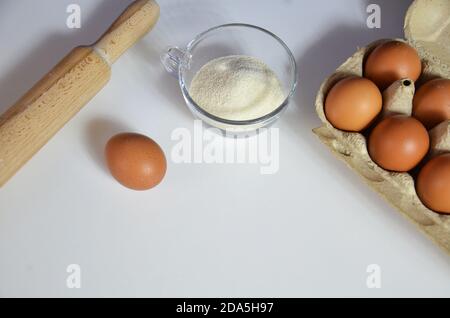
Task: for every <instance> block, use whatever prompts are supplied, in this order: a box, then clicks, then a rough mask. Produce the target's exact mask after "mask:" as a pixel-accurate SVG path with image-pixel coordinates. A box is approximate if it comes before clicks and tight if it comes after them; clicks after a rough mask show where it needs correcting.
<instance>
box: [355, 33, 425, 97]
mask: <svg viewBox="0 0 450 318" xmlns="http://www.w3.org/2000/svg"><path fill="white" fill-rule="evenodd" d="M421 73H422V62H421V60H420V57H419V54H417V51H416V50H415V49H414V48H413V47H411V46H410V45H408V44H406V43H403V42H400V41H389V42H386V43H383V44H381V45H379V46H378V47H376V48H375V49H374V50H373V51H372V53H370V55H369V57H368V58H367V61H366V65H365V68H364V76H365V77H367V78H368V79H370V80H372V81H373V82H374V83H375V84H377V86H378V87H379V88H380V89H381V90H385V89H386V88H388V87H389V86H390V85H391V84H392V83H394V82H396V81H398V80H401V79H406V78H408V79H411V80H413V81H414V82H415V81H417V79H418V78H419V77H420V74H421Z"/></svg>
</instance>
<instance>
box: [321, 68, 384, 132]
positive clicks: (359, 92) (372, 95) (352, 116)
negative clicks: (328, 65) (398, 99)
mask: <svg viewBox="0 0 450 318" xmlns="http://www.w3.org/2000/svg"><path fill="white" fill-rule="evenodd" d="M382 106H383V98H382V95H381V92H380V90H379V89H378V87H377V86H376V85H375V84H374V83H373V82H371V81H370V80H368V79H366V78H362V77H357V76H352V77H348V78H345V79H343V80H341V81H339V82H338V83H337V84H336V85H334V86H333V88H331V90H330V92H329V93H328V95H327V97H326V100H325V116H326V117H327V119H328V121H329V122H330V123H331V124H332V125H333V127H335V128H337V129H340V130H344V131H350V132H360V131H362V130H364V129H366V128H367V127H368V126H369V125H370V124H371V123H372V122H373V120H374V119H375V118H376V117H377V115H378V114H379V113H380V112H381V109H382Z"/></svg>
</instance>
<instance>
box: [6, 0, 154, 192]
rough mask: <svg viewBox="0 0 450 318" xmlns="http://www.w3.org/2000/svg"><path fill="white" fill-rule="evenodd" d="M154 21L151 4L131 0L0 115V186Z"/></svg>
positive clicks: (102, 82) (147, 0) (100, 84)
mask: <svg viewBox="0 0 450 318" xmlns="http://www.w3.org/2000/svg"><path fill="white" fill-rule="evenodd" d="M158 18H159V6H158V4H157V3H156V2H155V1H154V0H137V1H135V2H134V3H132V4H131V5H130V6H129V7H128V8H127V9H126V10H125V11H124V12H123V13H122V15H121V16H120V17H119V18H118V19H117V20H116V21H115V22H114V23H113V24H112V26H111V27H110V28H109V29H108V31H106V33H105V34H104V35H103V36H102V37H101V38H100V39H99V40H98V41H97V42H96V43H95V44H93V45H91V46H80V47H77V48H75V49H74V50H72V51H71V52H70V53H69V54H68V55H67V56H66V57H65V58H63V59H62V61H61V62H59V63H58V64H57V65H56V66H55V67H54V68H53V69H52V70H51V71H50V72H49V73H48V74H47V75H45V76H44V78H42V79H41V80H40V81H39V82H38V83H37V84H36V85H35V86H34V87H33V88H31V90H30V91H28V93H26V94H25V95H24V96H23V97H22V98H21V99H19V101H17V102H16V103H15V104H14V105H13V106H12V107H11V108H9V109H8V110H7V111H6V112H5V113H4V114H3V115H1V116H0V187H1V186H3V185H4V184H5V183H6V182H7V181H8V180H9V179H10V178H11V177H12V176H13V175H14V174H15V173H16V172H17V171H18V170H19V169H20V168H21V167H22V166H23V165H24V164H25V163H26V162H27V161H28V160H29V159H30V158H31V157H32V156H33V155H34V154H35V153H36V152H38V151H39V149H41V148H42V147H43V146H44V145H45V144H46V143H47V142H48V141H49V140H50V138H51V137H52V136H53V135H55V134H56V133H57V132H58V131H59V130H60V129H61V128H62V127H63V126H64V125H65V124H66V123H67V122H68V121H69V120H70V119H71V118H72V117H73V116H74V115H75V114H76V113H78V111H80V109H81V108H83V106H85V105H86V104H87V103H88V102H89V101H90V100H91V99H92V98H93V97H94V96H95V95H96V94H97V93H98V92H99V91H100V90H101V89H102V88H103V87H104V86H105V85H106V83H107V82H108V81H109V79H110V76H111V65H112V64H113V63H114V62H115V61H116V60H117V59H118V58H119V57H120V56H121V55H122V54H123V53H124V52H125V51H126V50H127V49H128V48H130V47H131V46H132V45H133V44H134V43H136V42H137V41H138V40H139V39H140V38H141V37H143V36H144V35H145V34H146V33H148V32H149V31H150V30H151V29H152V28H153V27H154V25H155V24H156V22H157V21H158Z"/></svg>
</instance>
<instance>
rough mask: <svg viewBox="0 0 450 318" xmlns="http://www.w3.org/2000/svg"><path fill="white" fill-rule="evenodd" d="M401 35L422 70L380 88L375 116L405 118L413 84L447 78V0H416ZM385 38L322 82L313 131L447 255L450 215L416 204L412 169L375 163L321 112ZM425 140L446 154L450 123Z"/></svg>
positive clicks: (358, 136)
mask: <svg viewBox="0 0 450 318" xmlns="http://www.w3.org/2000/svg"><path fill="white" fill-rule="evenodd" d="M405 35H406V38H407V40H402V39H396V40H397V41H402V42H405V43H409V44H410V45H412V46H413V47H415V48H416V49H417V50H418V53H419V55H420V57H421V60H422V64H423V71H422V72H423V73H422V76H421V77H420V79H419V80H418V81H417V82H416V83H414V82H413V81H412V80H410V79H403V80H400V81H397V82H395V83H393V84H392V85H391V86H390V87H389V88H387V89H386V90H385V91H384V92H383V110H382V112H381V114H380V118H383V117H385V116H388V115H391V114H404V115H408V116H410V115H411V113H412V105H413V98H414V93H415V88H416V86H419V85H421V84H422V83H424V82H426V81H428V80H431V79H433V78H436V77H440V78H447V79H450V72H449V67H448V66H447V65H449V64H450V54H449V53H450V43H449V42H448V39H449V35H450V1H448V0H416V1H415V2H414V3H413V4H412V5H411V7H410V9H409V10H408V13H407V16H406V20H405ZM386 41H391V39H389V40H387V39H386V40H380V41H376V42H374V43H372V44H370V45H368V46H366V47H363V48H361V49H359V50H358V51H357V52H356V53H355V54H354V55H353V56H352V57H350V58H349V59H348V60H347V61H346V62H345V63H344V64H342V65H341V66H340V67H339V68H338V69H337V70H336V72H335V73H334V74H333V75H331V76H330V77H329V78H328V79H326V80H325V81H324V83H323V84H322V85H321V87H320V89H319V92H318V94H317V98H316V112H317V114H318V116H319V118H320V120H321V121H322V123H323V125H322V126H321V127H319V128H316V129H314V130H313V131H314V133H315V134H316V135H317V136H318V137H319V139H320V140H321V141H322V142H323V143H324V144H325V145H326V146H328V147H329V148H330V150H331V151H332V153H333V154H334V155H336V156H337V157H338V158H339V159H341V160H343V161H344V162H346V163H347V165H348V166H349V167H350V168H351V169H352V170H354V171H356V172H357V173H358V174H359V175H360V176H361V177H362V178H363V180H364V181H365V182H366V183H367V184H368V185H369V186H370V187H371V188H373V189H374V190H375V191H376V192H378V193H379V194H380V195H381V196H382V197H383V198H384V199H386V200H387V201H388V202H389V203H390V204H391V205H392V206H394V207H395V208H396V209H397V210H399V211H400V212H401V213H402V214H403V215H404V216H406V217H407V218H408V219H410V220H411V221H412V222H413V223H414V224H416V225H417V226H418V228H419V229H420V230H422V231H423V232H424V233H425V234H427V235H428V236H429V237H430V238H431V239H432V240H433V241H434V242H435V243H437V244H438V245H439V246H441V247H442V248H443V249H444V250H445V251H446V252H447V253H449V254H450V215H443V214H438V213H436V212H434V211H432V210H430V209H428V208H427V207H426V206H425V205H424V204H423V203H422V202H421V200H420V199H419V197H418V195H417V193H416V188H415V181H414V174H415V172H411V173H394V172H390V171H386V170H384V169H383V168H381V167H379V166H378V165H377V164H376V163H375V162H374V161H373V160H372V159H371V157H370V155H369V153H368V149H367V136H365V135H364V133H350V132H344V131H341V130H338V129H336V128H334V127H333V125H332V124H331V123H330V122H329V121H328V120H327V118H326V116H325V111H324V105H325V99H326V96H327V94H328V92H329V91H330V89H331V88H332V87H333V86H334V85H335V84H336V83H337V82H339V81H340V80H342V79H344V78H346V77H348V76H355V75H356V76H363V72H364V71H363V70H364V64H365V59H366V58H367V56H368V55H369V54H370V53H371V51H372V50H373V49H374V48H375V47H377V46H378V45H380V44H382V43H383V42H386ZM430 141H431V150H430V154H429V155H428V159H429V158H430V157H431V156H434V155H436V154H441V153H447V152H450V121H448V122H443V123H441V124H440V125H438V126H437V127H435V128H434V129H432V130H431V131H430ZM426 160H427V159H425V161H426Z"/></svg>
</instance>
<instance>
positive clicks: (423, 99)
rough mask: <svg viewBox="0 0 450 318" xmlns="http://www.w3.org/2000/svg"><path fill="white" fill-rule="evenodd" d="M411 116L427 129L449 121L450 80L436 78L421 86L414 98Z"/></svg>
mask: <svg viewBox="0 0 450 318" xmlns="http://www.w3.org/2000/svg"><path fill="white" fill-rule="evenodd" d="M413 116H414V117H416V118H417V119H418V120H420V121H421V122H422V123H423V124H424V125H425V127H427V129H432V128H433V127H435V126H436V125H438V124H440V123H442V122H443V121H446V120H450V80H448V79H442V78H438V79H434V80H431V81H429V82H427V83H425V84H424V85H423V86H421V87H420V88H419V90H418V91H417V93H416V95H415V96H414V101H413Z"/></svg>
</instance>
